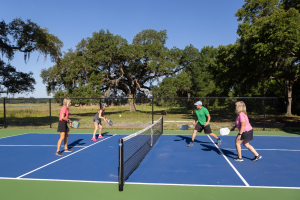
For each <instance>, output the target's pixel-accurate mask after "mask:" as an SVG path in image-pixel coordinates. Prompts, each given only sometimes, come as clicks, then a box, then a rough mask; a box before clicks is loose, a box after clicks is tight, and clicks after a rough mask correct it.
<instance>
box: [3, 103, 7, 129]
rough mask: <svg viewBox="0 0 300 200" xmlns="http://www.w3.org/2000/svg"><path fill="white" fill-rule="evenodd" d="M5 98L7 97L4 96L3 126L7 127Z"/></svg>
mask: <svg viewBox="0 0 300 200" xmlns="http://www.w3.org/2000/svg"><path fill="white" fill-rule="evenodd" d="M5 100H6V98H3V111H4V112H3V128H6V108H5V107H6V106H5V103H6V102H5Z"/></svg>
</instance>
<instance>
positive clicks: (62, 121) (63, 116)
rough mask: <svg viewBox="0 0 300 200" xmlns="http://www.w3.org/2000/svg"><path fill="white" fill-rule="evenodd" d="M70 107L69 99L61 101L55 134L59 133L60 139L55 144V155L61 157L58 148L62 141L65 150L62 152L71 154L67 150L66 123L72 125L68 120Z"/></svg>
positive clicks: (67, 129)
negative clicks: (61, 105)
mask: <svg viewBox="0 0 300 200" xmlns="http://www.w3.org/2000/svg"><path fill="white" fill-rule="evenodd" d="M70 106H71V99H69V98H65V99H64V101H63V107H62V108H61V110H60V114H59V122H58V128H57V132H60V138H59V140H58V142H57V151H56V153H55V154H56V155H58V156H62V155H63V154H62V152H61V151H60V146H61V143H62V141H63V140H64V145H65V149H64V152H72V150H71V149H69V148H68V139H69V127H68V123H69V124H70V126H71V124H72V121H71V120H70V119H69V107H70Z"/></svg>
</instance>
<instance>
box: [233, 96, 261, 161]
mask: <svg viewBox="0 0 300 200" xmlns="http://www.w3.org/2000/svg"><path fill="white" fill-rule="evenodd" d="M235 106H236V107H235V112H236V114H237V117H236V120H235V126H234V127H232V129H231V131H233V130H234V129H235V128H236V127H237V128H238V129H239V134H238V135H237V137H236V139H235V147H236V151H237V153H238V157H236V158H234V160H235V161H240V162H243V161H244V160H243V158H242V150H241V144H242V143H243V145H244V146H245V147H246V148H247V149H248V150H250V151H251V152H252V153H253V154H254V156H255V157H254V158H253V159H252V160H253V161H257V160H259V159H261V158H262V156H261V155H259V154H258V153H257V152H256V150H255V149H254V147H253V146H251V145H250V144H249V141H251V140H253V128H252V126H251V124H250V123H249V119H248V116H247V112H246V105H245V103H244V102H243V101H238V102H236V103H235Z"/></svg>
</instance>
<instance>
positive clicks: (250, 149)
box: [243, 141, 258, 156]
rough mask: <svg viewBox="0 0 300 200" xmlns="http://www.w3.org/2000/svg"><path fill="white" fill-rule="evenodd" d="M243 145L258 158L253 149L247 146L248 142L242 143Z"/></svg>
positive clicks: (249, 145)
mask: <svg viewBox="0 0 300 200" xmlns="http://www.w3.org/2000/svg"><path fill="white" fill-rule="evenodd" d="M243 145H244V146H245V147H246V148H247V149H248V150H249V151H251V152H252V153H253V154H254V155H255V156H258V153H257V152H256V150H255V149H254V147H253V146H252V145H251V144H249V141H243Z"/></svg>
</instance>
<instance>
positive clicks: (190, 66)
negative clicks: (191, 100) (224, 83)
mask: <svg viewBox="0 0 300 200" xmlns="http://www.w3.org/2000/svg"><path fill="white" fill-rule="evenodd" d="M217 51H218V50H217V49H215V48H213V47H203V48H202V49H201V51H200V52H199V50H198V49H197V48H195V47H194V46H193V45H189V46H186V47H185V49H184V50H183V52H182V56H181V58H180V61H179V64H180V65H181V66H183V67H184V68H183V70H182V72H181V73H178V74H175V75H173V76H172V77H167V78H164V79H163V81H162V83H161V84H159V87H158V88H154V90H153V93H154V94H155V95H156V96H160V97H204V96H207V95H214V94H215V95H217V94H218V93H219V92H220V91H219V90H218V89H217V88H216V86H215V82H214V80H213V75H212V73H211V72H210V69H209V68H208V66H209V64H210V62H211V60H213V59H215V57H216V55H217Z"/></svg>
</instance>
